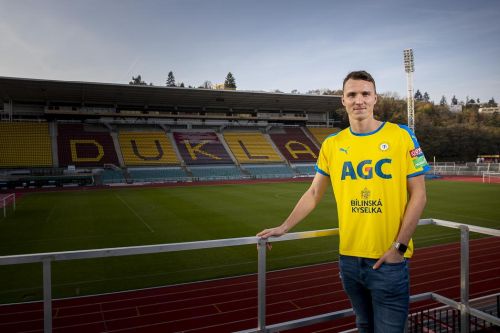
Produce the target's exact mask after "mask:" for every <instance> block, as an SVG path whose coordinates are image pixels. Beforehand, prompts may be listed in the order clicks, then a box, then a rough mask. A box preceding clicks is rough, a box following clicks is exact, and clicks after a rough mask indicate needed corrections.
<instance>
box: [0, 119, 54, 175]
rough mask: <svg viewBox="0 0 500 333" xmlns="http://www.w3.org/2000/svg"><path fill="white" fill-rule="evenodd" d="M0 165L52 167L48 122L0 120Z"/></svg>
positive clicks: (10, 166) (11, 166)
mask: <svg viewBox="0 0 500 333" xmlns="http://www.w3.org/2000/svg"><path fill="white" fill-rule="evenodd" d="M0 167H9V168H19V167H52V149H51V142H50V134H49V126H48V124H47V123H28V122H15V123H14V122H0Z"/></svg>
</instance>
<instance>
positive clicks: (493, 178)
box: [483, 171, 500, 184]
mask: <svg viewBox="0 0 500 333" xmlns="http://www.w3.org/2000/svg"><path fill="white" fill-rule="evenodd" d="M483 183H494V184H500V172H489V171H486V172H483Z"/></svg>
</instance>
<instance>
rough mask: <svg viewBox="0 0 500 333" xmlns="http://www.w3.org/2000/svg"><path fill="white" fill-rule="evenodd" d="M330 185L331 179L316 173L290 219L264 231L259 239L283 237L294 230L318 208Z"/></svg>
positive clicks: (259, 234) (259, 235)
mask: <svg viewBox="0 0 500 333" xmlns="http://www.w3.org/2000/svg"><path fill="white" fill-rule="evenodd" d="M329 183H330V178H329V177H327V176H324V175H322V174H320V173H316V175H315V176H314V179H313V181H312V184H311V186H310V187H309V189H308V190H307V191H306V192H305V193H304V194H303V195H302V197H301V198H300V200H299V201H298V202H297V204H296V205H295V208H294V209H293V210H292V212H291V213H290V215H289V216H288V218H287V219H286V220H285V222H283V223H282V224H281V225H280V226H278V227H276V228H271V229H265V230H262V231H261V232H259V233H258V234H257V237H262V238H268V237H271V236H276V237H278V236H281V235H283V234H285V233H287V232H288V230H290V229H292V228H293V227H294V226H295V225H297V223H299V222H300V221H302V220H303V219H304V218H305V217H306V216H307V215H309V213H310V212H312V211H313V210H314V208H316V206H317V205H318V203H319V202H320V201H321V198H322V197H323V194H324V193H325V190H326V188H327V186H328V184H329Z"/></svg>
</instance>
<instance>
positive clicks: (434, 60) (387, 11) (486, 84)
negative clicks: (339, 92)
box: [0, 0, 500, 102]
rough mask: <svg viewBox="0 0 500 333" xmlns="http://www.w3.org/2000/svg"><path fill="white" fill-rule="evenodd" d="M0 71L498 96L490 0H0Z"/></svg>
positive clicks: (497, 4) (499, 59)
mask: <svg viewBox="0 0 500 333" xmlns="http://www.w3.org/2000/svg"><path fill="white" fill-rule="evenodd" d="M0 37H1V39H0V76H11V77H27V78H40V79H57V80H72V81H93V82H110V83H128V81H130V79H131V77H132V76H135V75H137V74H141V75H142V77H143V79H144V80H146V81H147V82H148V83H149V82H152V83H153V84H155V85H164V84H165V80H166V77H167V73H168V72H169V71H170V70H172V71H173V72H174V75H175V78H176V81H177V82H178V83H179V82H184V83H185V84H186V86H187V85H193V86H199V85H201V84H202V83H203V82H204V81H205V80H209V81H211V82H213V83H222V82H223V81H224V78H225V76H226V74H227V73H228V72H229V71H230V72H232V73H233V74H234V76H235V78H236V84H237V86H238V90H264V91H271V90H274V89H279V90H281V91H283V92H290V91H291V90H293V89H297V90H299V91H300V92H306V91H308V90H312V89H319V88H329V89H339V88H341V85H342V79H343V77H344V76H345V75H346V74H347V73H348V72H349V71H352V70H358V69H365V70H368V71H369V72H371V73H372V74H373V76H374V77H375V80H376V81H377V88H378V91H379V92H396V93H398V94H399V95H400V96H405V95H406V76H405V72H404V68H403V49H405V48H413V49H414V55H415V73H414V77H415V80H414V82H415V89H417V88H418V89H420V90H421V91H422V92H424V91H427V92H428V93H429V95H430V96H431V99H433V100H435V101H436V102H439V100H440V98H441V96H442V95H445V96H446V98H447V100H448V102H450V100H451V97H452V96H453V95H454V94H455V95H456V96H457V98H458V99H459V100H464V99H465V98H466V96H469V97H474V98H480V100H481V101H482V102H483V101H484V102H486V101H487V100H489V99H490V98H491V97H494V98H495V100H496V101H497V102H498V101H500V1H496V0H477V1H472V0H470V1H465V0H439V1H436V0H424V1H422V0H420V1H406V0H380V1H374V0H360V1H357V0H346V1H340V0H339V1H333V0H332V1H315V0H307V1H306V0H303V1H285V0H282V1H278V0H277V1H273V0H264V1H257V0H246V1H243V0H214V1H209V0H204V1H201V0H163V1H148V0H136V1H127V0H57V1H56V0H30V1H27V0H0Z"/></svg>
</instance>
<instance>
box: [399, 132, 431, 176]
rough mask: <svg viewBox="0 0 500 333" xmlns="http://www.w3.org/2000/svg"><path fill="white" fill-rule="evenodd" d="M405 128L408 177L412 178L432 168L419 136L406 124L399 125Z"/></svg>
mask: <svg viewBox="0 0 500 333" xmlns="http://www.w3.org/2000/svg"><path fill="white" fill-rule="evenodd" d="M399 127H401V128H402V129H403V130H404V136H405V141H404V142H405V143H406V150H407V154H408V155H407V158H406V161H407V162H406V177H407V178H411V177H415V176H419V175H423V174H424V173H426V172H428V171H429V170H430V167H429V164H428V163H427V160H426V159H425V155H424V152H423V150H422V148H421V147H420V144H419V143H418V140H417V137H416V136H415V134H414V133H413V131H412V130H411V129H410V128H409V127H408V126H405V125H399Z"/></svg>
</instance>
